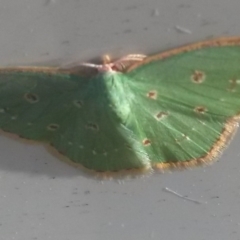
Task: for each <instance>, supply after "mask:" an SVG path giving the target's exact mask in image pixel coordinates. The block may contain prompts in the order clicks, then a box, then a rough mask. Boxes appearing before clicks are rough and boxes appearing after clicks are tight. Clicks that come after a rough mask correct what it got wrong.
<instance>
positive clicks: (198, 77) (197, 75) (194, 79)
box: [191, 70, 206, 84]
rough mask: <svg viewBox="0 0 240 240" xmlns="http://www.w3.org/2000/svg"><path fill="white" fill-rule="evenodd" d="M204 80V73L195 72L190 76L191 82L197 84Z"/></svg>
mask: <svg viewBox="0 0 240 240" xmlns="http://www.w3.org/2000/svg"><path fill="white" fill-rule="evenodd" d="M205 78H206V75H205V73H204V72H202V71H199V70H195V71H194V72H193V74H192V75H191V81H192V82H194V83H197V84H200V83H202V82H203V81H204V80H205Z"/></svg>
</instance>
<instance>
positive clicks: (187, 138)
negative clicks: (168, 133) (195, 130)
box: [175, 134, 190, 144]
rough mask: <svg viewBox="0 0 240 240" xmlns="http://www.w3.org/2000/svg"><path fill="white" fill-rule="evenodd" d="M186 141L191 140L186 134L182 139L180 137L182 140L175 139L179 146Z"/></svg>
mask: <svg viewBox="0 0 240 240" xmlns="http://www.w3.org/2000/svg"><path fill="white" fill-rule="evenodd" d="M185 140H187V141H189V140H190V138H189V137H188V136H187V135H186V134H182V137H180V138H175V141H176V143H177V144H180V143H181V142H183V141H185Z"/></svg>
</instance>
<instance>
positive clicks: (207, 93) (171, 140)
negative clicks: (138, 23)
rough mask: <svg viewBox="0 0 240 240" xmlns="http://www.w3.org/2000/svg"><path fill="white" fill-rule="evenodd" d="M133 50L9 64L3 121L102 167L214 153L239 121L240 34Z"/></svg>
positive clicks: (1, 76)
mask: <svg viewBox="0 0 240 240" xmlns="http://www.w3.org/2000/svg"><path fill="white" fill-rule="evenodd" d="M131 56H133V57H130V58H125V59H123V60H120V61H117V62H114V63H106V64H103V65H102V66H97V67H96V68H90V67H91V64H85V65H89V66H88V67H87V66H85V67H82V68H81V69H78V68H74V69H61V68H44V67H17V68H1V69H0V128H1V129H2V130H3V131H5V132H10V133H14V134H17V135H18V136H20V137H21V138H24V139H30V140H35V141H40V142H43V143H47V144H49V145H51V146H52V147H53V148H54V149H55V150H57V152H59V153H60V154H61V155H63V156H65V158H66V159H69V160H70V161H71V162H72V163H74V164H75V165H81V166H83V167H84V168H86V169H89V170H95V171H97V172H116V171H121V170H137V171H148V170H151V169H160V170H164V169H167V168H172V167H177V168H185V167H191V166H194V165H199V164H204V163H211V162H212V161H213V160H214V159H215V158H216V157H217V156H218V155H219V153H221V151H222V150H223V148H224V147H225V146H226V144H227V143H228V141H229V140H230V139H231V137H232V136H233V134H234V133H235V131H236V129H237V127H238V121H239V113H240V38H227V39H226V38H225V39H217V40H210V41H206V42H200V43H197V44H192V45H189V46H185V47H181V48H177V49H174V50H171V51H167V52H163V53H161V54H157V55H155V56H151V57H146V58H143V57H142V58H141V59H140V60H141V61H138V60H139V59H135V56H139V55H131ZM94 66H95V65H94ZM83 69H88V70H89V69H91V70H90V71H87V70H86V71H85V70H83Z"/></svg>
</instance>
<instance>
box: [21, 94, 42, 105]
mask: <svg viewBox="0 0 240 240" xmlns="http://www.w3.org/2000/svg"><path fill="white" fill-rule="evenodd" d="M23 97H24V98H25V100H27V102H29V103H37V102H38V101H39V97H38V95H37V94H35V93H25V94H24V96H23Z"/></svg>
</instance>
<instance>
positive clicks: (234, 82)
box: [227, 79, 240, 92]
mask: <svg viewBox="0 0 240 240" xmlns="http://www.w3.org/2000/svg"><path fill="white" fill-rule="evenodd" d="M228 81H229V83H230V86H229V87H228V88H227V91H229V92H236V88H237V87H238V86H237V85H238V84H240V80H239V79H229V80H228Z"/></svg>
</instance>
